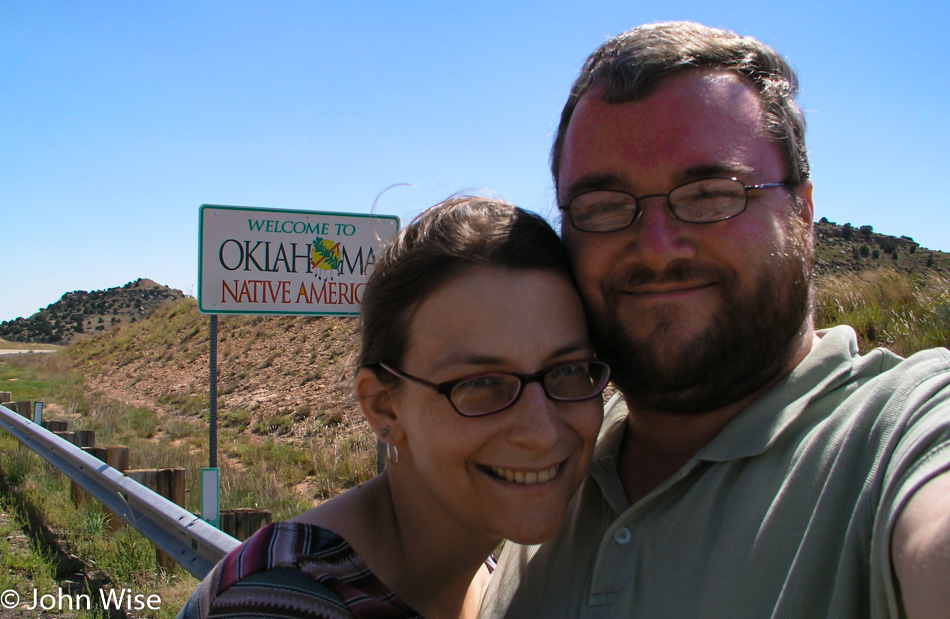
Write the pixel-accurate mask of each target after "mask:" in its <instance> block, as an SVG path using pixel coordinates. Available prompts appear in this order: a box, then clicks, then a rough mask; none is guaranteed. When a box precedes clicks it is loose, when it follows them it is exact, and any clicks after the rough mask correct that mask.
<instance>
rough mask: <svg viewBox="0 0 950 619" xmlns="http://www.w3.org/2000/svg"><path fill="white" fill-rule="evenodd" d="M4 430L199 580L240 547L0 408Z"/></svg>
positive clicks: (115, 471) (78, 451) (81, 451)
mask: <svg viewBox="0 0 950 619" xmlns="http://www.w3.org/2000/svg"><path fill="white" fill-rule="evenodd" d="M0 427H3V428H4V429H5V430H6V431H7V432H9V433H10V434H12V435H13V436H15V437H16V438H17V439H19V440H20V442H21V443H23V444H24V445H25V446H27V447H29V448H30V449H32V450H33V451H35V452H36V453H37V454H38V455H39V456H40V457H41V458H43V459H44V460H46V461H47V462H49V463H50V464H51V465H53V466H55V467H56V468H57V469H59V470H60V471H62V473H63V474H64V475H66V476H67V477H69V478H70V479H72V480H73V481H75V482H76V483H77V484H78V485H79V486H80V487H82V489H83V490H85V491H86V492H88V493H89V494H91V495H92V496H93V497H95V498H96V499H98V500H99V501H100V502H101V503H102V504H103V505H104V506H106V507H108V508H109V509H110V510H112V511H113V512H114V513H115V514H117V515H118V516H119V517H120V518H122V519H123V520H125V521H126V522H127V523H129V526H131V527H133V528H134V529H136V530H137V531H139V532H140V533H142V535H144V536H145V537H146V538H148V539H149V541H151V542H152V543H153V544H155V545H156V546H157V547H158V548H159V549H161V550H163V551H164V552H165V553H166V554H167V555H168V556H170V557H172V558H173V559H174V560H175V561H176V562H178V564H179V565H181V566H182V567H184V568H185V569H186V570H188V571H189V572H190V573H191V574H192V575H193V576H195V577H196V578H204V576H205V574H207V573H208V572H209V571H211V568H212V567H214V565H215V564H216V563H217V562H218V561H219V560H221V558H222V557H224V555H226V554H227V553H228V552H230V551H231V549H233V548H234V547H236V546H237V545H238V544H239V543H240V542H238V540H236V539H234V538H233V537H231V536H230V535H228V534H227V533H223V532H221V531H219V530H218V529H216V528H215V527H214V526H212V525H210V524H208V523H207V522H205V521H204V520H202V519H201V518H199V517H197V516H195V515H194V514H192V513H191V512H189V511H187V510H185V509H183V508H181V507H179V506H178V505H176V504H175V503H173V502H171V501H169V500H168V499H166V498H165V497H163V496H161V495H159V494H156V493H155V492H152V491H151V490H149V489H148V488H146V487H145V486H143V485H141V484H140V483H138V482H137V481H135V480H133V479H130V478H129V477H126V476H125V475H123V474H122V473H121V472H119V471H117V470H116V469H114V468H112V467H111V466H109V465H108V464H106V463H104V462H102V461H101V460H99V459H98V458H95V457H93V456H91V455H89V454H87V453H86V452H84V451H83V450H82V449H80V448H79V447H76V446H75V445H73V444H72V443H70V442H68V441H66V440H65V439H62V438H60V437H58V436H56V435H55V434H53V433H52V432H50V431H49V430H47V429H46V428H43V427H41V426H38V425H36V424H35V423H33V422H32V421H30V420H28V419H26V418H24V417H22V416H20V415H18V414H17V413H15V412H13V411H11V410H10V409H9V408H6V407H5V406H2V405H0Z"/></svg>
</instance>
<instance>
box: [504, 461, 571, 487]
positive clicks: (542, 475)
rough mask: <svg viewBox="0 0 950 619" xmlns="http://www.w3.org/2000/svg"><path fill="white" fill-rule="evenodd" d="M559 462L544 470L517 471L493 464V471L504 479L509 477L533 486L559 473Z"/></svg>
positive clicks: (514, 480)
mask: <svg viewBox="0 0 950 619" xmlns="http://www.w3.org/2000/svg"><path fill="white" fill-rule="evenodd" d="M558 466H559V465H557V464H555V465H554V466H552V467H551V468H549V469H547V470H544V471H515V470H513V469H506V468H502V467H500V466H492V467H490V468H491V471H492V473H494V474H495V475H497V476H498V477H501V478H502V479H507V480H508V481H513V482H515V483H516V484H524V485H526V486H531V485H534V484H544V483H547V482H549V481H550V480H551V478H553V477H554V476H555V475H557V469H558Z"/></svg>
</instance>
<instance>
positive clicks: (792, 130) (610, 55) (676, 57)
mask: <svg viewBox="0 0 950 619" xmlns="http://www.w3.org/2000/svg"><path fill="white" fill-rule="evenodd" d="M697 68H721V69H724V70H726V71H731V72H733V73H737V74H738V75H741V76H743V77H745V78H747V79H748V80H749V81H750V82H751V84H752V85H753V87H754V88H755V90H756V92H757V94H758V97H759V101H760V102H761V105H762V110H763V112H764V125H765V130H766V132H767V134H768V135H769V136H771V137H772V138H773V139H774V141H775V143H776V144H777V145H778V147H779V150H780V151H781V155H782V159H783V160H784V161H785V165H786V168H787V171H788V176H787V177H786V179H785V180H787V181H788V182H791V183H793V184H795V185H798V184H801V183H802V182H803V181H804V180H805V179H807V178H808V153H807V151H806V150H805V118H804V116H803V115H802V112H801V110H800V109H799V107H798V105H797V104H796V103H795V96H796V95H797V94H798V77H797V76H796V75H795V71H794V70H793V69H792V68H791V66H789V64H788V63H787V62H786V61H785V60H784V59H783V58H782V57H781V56H779V55H778V53H776V51H775V50H773V49H772V48H771V47H769V46H767V45H765V44H764V43H761V42H760V41H757V40H756V39H753V38H751V37H743V36H739V35H738V34H735V33H734V32H729V31H726V30H720V29H718V28H709V27H707V26H703V25H700V24H696V23H692V22H665V23H658V24H647V25H644V26H639V27H637V28H634V29H633V30H628V31H627V32H625V33H623V34H620V35H618V36H616V37H614V38H612V39H610V40H609V41H607V42H606V43H604V44H603V45H601V46H600V47H599V48H597V49H596V50H595V51H594V53H593V54H591V55H590V57H589V58H588V59H587V62H586V63H584V68H583V69H582V70H581V74H580V76H579V77H578V78H577V80H575V82H574V85H573V86H572V87H571V93H570V95H569V96H568V99H567V103H565V104H564V109H563V110H562V111H561V122H560V124H559V125H558V129H557V135H556V136H555V139H554V146H553V147H552V149H551V173H552V174H553V175H554V186H555V187H557V186H558V172H559V168H560V164H561V161H560V159H561V150H562V149H563V147H564V139H565V135H566V133H567V127H568V125H569V124H570V122H571V116H572V115H573V114H574V109H575V108H576V107H577V103H578V101H580V99H581V97H583V96H584V95H585V94H587V92H589V91H590V90H591V89H593V88H596V87H599V86H603V87H604V94H603V97H602V98H601V100H602V101H603V102H604V103H628V102H631V101H640V100H643V99H645V98H646V97H648V96H650V94H651V93H652V92H653V91H654V90H656V88H657V87H658V86H659V84H660V82H662V81H663V80H664V79H666V78H668V77H670V76H671V75H674V74H677V73H680V72H683V71H686V70H689V69H697Z"/></svg>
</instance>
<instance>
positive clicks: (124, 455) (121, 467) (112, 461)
mask: <svg viewBox="0 0 950 619" xmlns="http://www.w3.org/2000/svg"><path fill="white" fill-rule="evenodd" d="M106 464H108V465H109V466H111V467H112V468H114V469H115V470H117V471H119V472H120V473H125V472H126V471H128V470H129V448H128V447H126V446H125V445H109V446H107V447H106Z"/></svg>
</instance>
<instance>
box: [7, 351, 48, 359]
mask: <svg viewBox="0 0 950 619" xmlns="http://www.w3.org/2000/svg"><path fill="white" fill-rule="evenodd" d="M43 352H56V351H55V350H0V357H4V356H8V355H26V354H30V353H43Z"/></svg>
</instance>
